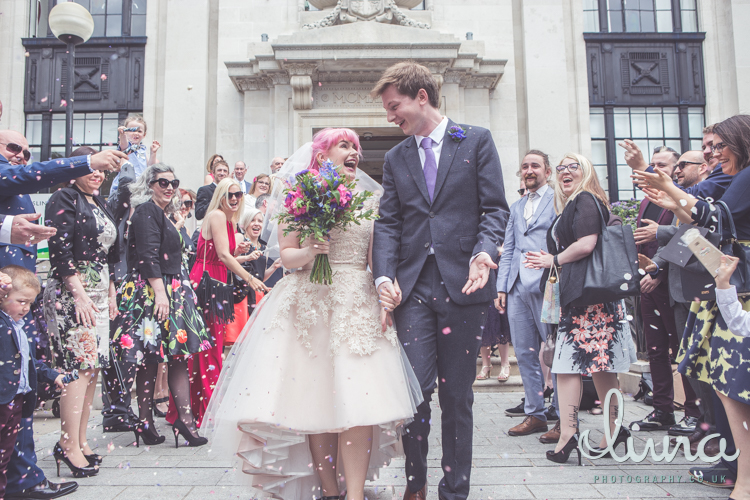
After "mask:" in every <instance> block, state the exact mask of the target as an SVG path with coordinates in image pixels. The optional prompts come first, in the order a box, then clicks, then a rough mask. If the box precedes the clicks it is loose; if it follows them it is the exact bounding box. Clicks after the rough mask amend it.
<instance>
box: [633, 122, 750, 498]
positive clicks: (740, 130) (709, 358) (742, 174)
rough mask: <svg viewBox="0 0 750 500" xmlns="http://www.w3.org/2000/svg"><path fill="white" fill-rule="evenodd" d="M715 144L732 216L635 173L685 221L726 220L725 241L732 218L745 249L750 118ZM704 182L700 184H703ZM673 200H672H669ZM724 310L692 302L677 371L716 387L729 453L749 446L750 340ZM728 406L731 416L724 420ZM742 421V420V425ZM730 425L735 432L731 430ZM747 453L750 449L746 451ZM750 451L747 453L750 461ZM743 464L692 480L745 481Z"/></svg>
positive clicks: (717, 130)
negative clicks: (731, 326) (744, 425)
mask: <svg viewBox="0 0 750 500" xmlns="http://www.w3.org/2000/svg"><path fill="white" fill-rule="evenodd" d="M713 132H714V134H713V145H712V146H711V150H712V151H713V154H714V156H715V157H716V159H717V160H718V161H719V164H720V165H721V169H722V170H723V172H724V173H725V174H726V175H728V176H731V178H732V179H731V183H730V184H729V187H728V188H727V190H726V192H724V194H723V195H722V196H721V201H722V202H724V203H725V204H726V206H727V207H728V209H729V213H727V212H726V210H725V209H724V208H723V207H722V206H721V205H714V204H713V203H711V202H710V201H707V200H703V199H700V198H694V197H692V196H690V195H688V194H686V193H684V192H683V191H682V190H680V189H679V188H678V187H676V186H675V185H674V184H672V183H668V182H666V181H665V179H664V177H663V174H661V173H660V172H656V173H653V174H650V173H640V174H636V175H635V177H636V180H637V181H638V182H640V183H641V184H642V185H644V186H646V187H644V189H643V190H644V192H645V193H646V195H647V196H648V197H649V199H651V200H652V201H653V202H654V203H657V204H661V205H662V206H666V207H667V208H669V209H670V210H672V211H673V212H674V213H675V215H676V216H677V217H678V218H679V219H680V221H681V222H683V223H686V224H690V223H695V224H696V225H698V226H701V227H707V228H710V229H712V230H718V227H717V222H718V219H719V218H721V228H722V235H721V238H722V241H729V240H731V239H732V238H733V235H732V234H731V232H730V225H729V220H730V217H731V219H732V220H733V222H734V226H735V229H736V232H737V234H736V236H737V239H738V243H739V244H740V245H750V197H748V196H747V193H748V192H750V169H748V168H746V167H747V166H748V165H750V116H747V115H736V116H732V117H730V118H727V119H726V120H724V121H722V122H720V123H718V124H716V126H715V127H714V131H713ZM707 181H708V179H707V180H706V181H703V182H701V183H699V184H698V186H700V184H703V183H704V182H707ZM670 199H671V202H669V200H670ZM740 301H741V302H742V304H743V309H745V308H750V305H748V304H749V303H750V297H748V296H743V297H740ZM719 318H720V314H719V308H718V306H717V304H716V302H715V301H703V302H700V303H698V302H693V304H692V306H691V308H690V315H689V316H688V320H687V325H686V327H685V333H684V335H683V341H682V345H681V348H680V355H679V356H678V361H679V362H680V365H679V368H678V370H679V371H680V373H683V374H685V375H687V376H688V377H691V378H696V379H698V380H701V381H704V382H707V383H709V384H711V385H712V386H713V388H714V390H715V391H716V393H717V395H718V398H719V399H718V401H719V403H718V404H716V402H715V404H714V410H715V418H716V428H717V431H718V432H719V433H720V434H721V435H722V437H723V438H725V439H726V440H727V442H728V446H727V450H726V451H725V453H726V454H727V455H729V454H731V453H733V452H734V446H732V444H733V443H732V439H731V438H732V437H733V438H734V439H735V440H737V445H738V447H741V446H742V445H743V444H747V441H746V439H747V437H746V436H747V431H746V430H740V429H738V432H740V434H739V435H738V434H737V433H736V432H735V428H734V425H733V424H735V425H736V422H733V417H737V416H739V415H742V414H743V413H745V412H746V411H747V406H748V405H750V395H748V392H747V387H748V386H750V371H748V370H747V369H746V368H745V365H746V363H747V358H748V355H747V354H746V353H747V352H750V339H746V338H742V339H738V337H737V336H735V335H733V334H732V333H731V332H730V331H729V330H728V329H727V328H726V323H725V322H724V321H719ZM719 406H722V407H723V410H724V411H725V412H726V416H727V417H728V418H726V419H725V418H724V416H723V411H722V410H721V409H720V408H719ZM741 421H742V420H738V421H737V422H741ZM725 424H728V425H729V427H730V429H727V427H726V425H725ZM746 449H747V448H746ZM747 455H748V453H745V458H744V459H745V460H747V458H748V457H747ZM739 460H740V463H739V464H734V463H732V462H728V461H726V460H724V459H722V460H721V463H720V464H719V466H716V467H713V468H711V469H710V470H707V469H700V468H697V467H694V468H692V469H691V470H690V474H691V476H692V477H696V478H700V482H703V483H707V481H705V480H703V479H702V478H703V477H705V474H706V473H707V472H708V473H710V474H713V475H717V474H718V475H723V476H725V477H727V478H729V479H730V480H734V478H736V480H737V481H738V484H739V483H741V481H740V477H739V475H738V474H737V469H738V468H743V463H742V461H743V458H742V453H740V458H739ZM735 488H736V491H737V493H738V494H737V495H736V497H737V498H742V497H743V495H745V496H747V495H748V489H747V488H748V486H747V485H746V483H742V484H740V487H739V488H737V486H735Z"/></svg>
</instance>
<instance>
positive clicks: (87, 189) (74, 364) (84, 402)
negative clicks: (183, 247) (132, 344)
mask: <svg viewBox="0 0 750 500" xmlns="http://www.w3.org/2000/svg"><path fill="white" fill-rule="evenodd" d="M90 154H96V151H95V150H94V149H92V148H90V147H87V146H84V147H81V148H78V149H76V150H75V151H74V152H73V156H83V155H90ZM103 181H104V172H99V171H96V172H93V173H91V174H89V175H84V176H83V177H79V178H78V179H76V180H75V181H74V182H73V184H72V185H70V186H67V187H64V188H63V189H60V190H58V191H56V192H55V193H54V194H53V195H52V196H51V197H50V199H49V201H48V202H47V207H46V209H45V217H44V218H45V221H46V224H47V225H48V226H50V227H54V228H56V229H57V234H56V235H55V236H54V237H52V238H50V239H49V249H50V264H51V265H52V271H51V276H50V278H49V279H48V280H47V287H46V289H45V293H44V313H45V318H46V319H47V325H48V327H49V333H50V334H51V337H52V339H53V346H54V349H55V351H56V353H57V355H58V356H57V359H58V360H59V361H61V365H62V366H61V367H62V368H64V369H65V371H72V370H78V375H79V378H78V380H75V381H73V382H71V383H69V384H68V385H66V386H65V389H63V391H62V394H61V396H60V414H61V417H62V418H61V420H60V426H61V432H60V441H59V442H58V443H56V444H55V449H54V455H55V458H56V459H57V461H58V463H60V462H64V463H65V464H66V465H67V466H68V467H69V468H70V470H71V472H72V473H73V475H74V476H75V477H87V476H92V475H95V474H96V473H97V472H98V471H99V469H98V466H99V464H100V463H101V460H102V457H101V455H97V454H95V453H94V452H93V451H92V450H91V447H90V446H89V443H88V439H87V438H86V430H87V428H88V426H87V424H88V421H89V414H90V411H91V404H92V403H93V401H94V393H95V392H96V381H97V378H98V376H99V369H100V368H103V367H106V366H108V365H109V363H110V359H109V321H110V319H112V318H114V316H115V314H116V311H117V310H116V308H115V306H114V304H115V301H114V295H115V286H114V284H113V283H112V282H111V281H110V279H109V277H110V271H109V265H111V264H115V263H117V262H118V260H119V258H120V244H119V240H118V238H117V226H116V224H115V219H114V217H113V215H112V213H110V211H109V210H108V209H107V206H106V204H105V201H104V199H103V198H102V197H101V196H99V195H98V193H99V188H100V187H101V185H102V182H103ZM58 470H59V469H58Z"/></svg>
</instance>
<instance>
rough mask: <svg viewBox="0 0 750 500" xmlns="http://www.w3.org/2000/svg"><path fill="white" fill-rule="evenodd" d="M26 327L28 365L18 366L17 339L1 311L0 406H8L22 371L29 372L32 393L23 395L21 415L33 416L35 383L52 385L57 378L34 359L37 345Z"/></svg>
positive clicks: (7, 319)
mask: <svg viewBox="0 0 750 500" xmlns="http://www.w3.org/2000/svg"><path fill="white" fill-rule="evenodd" d="M31 329H32V328H29V325H28V324H27V325H26V326H25V327H24V330H25V331H26V337H27V341H28V342H29V365H28V366H26V367H23V366H21V351H20V347H19V345H18V341H17V339H16V335H15V332H14V329H13V323H11V320H10V317H8V315H7V314H5V313H3V312H0V404H2V405H7V404H8V403H10V402H11V401H13V398H15V397H16V393H17V392H18V384H19V382H20V381H21V370H22V369H24V370H28V371H29V386H31V390H30V391H29V392H27V393H26V394H25V395H24V398H23V410H22V416H23V417H24V418H27V417H30V416H32V414H33V413H34V408H35V407H36V389H37V385H38V381H39V380H41V381H42V382H46V383H48V384H52V383H54V382H55V379H56V378H57V376H58V375H60V374H59V373H58V372H57V371H55V370H53V369H52V368H50V367H48V366H47V365H45V364H44V363H43V362H41V361H39V360H38V359H36V342H34V337H33V335H31V334H30V330H31Z"/></svg>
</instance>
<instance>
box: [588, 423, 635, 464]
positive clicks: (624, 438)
mask: <svg viewBox="0 0 750 500" xmlns="http://www.w3.org/2000/svg"><path fill="white" fill-rule="evenodd" d="M629 437H630V431H629V430H628V429H627V428H625V427H620V432H618V433H617V438H616V439H615V442H614V444H613V445H612V449H613V450H616V449H617V446H618V445H619V444H620V443H622V444H625V443H627V442H628V438H629ZM604 450H606V448H599V447H598V446H597V447H595V448H591V451H592V452H594V453H602V452H604ZM610 457H611V454H610V453H609V452H607V453H605V454H603V455H601V456H597V457H596V458H610Z"/></svg>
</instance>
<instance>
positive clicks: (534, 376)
mask: <svg viewBox="0 0 750 500" xmlns="http://www.w3.org/2000/svg"><path fill="white" fill-rule="evenodd" d="M520 173H521V179H522V180H523V182H524V186H525V187H526V190H527V194H526V196H524V197H523V198H521V199H520V200H518V201H517V202H515V203H514V204H513V205H512V206H511V207H510V220H509V221H508V227H507V228H506V231H505V248H504V249H503V255H502V256H501V257H500V269H499V270H498V273H497V301H496V304H495V305H496V307H497V308H498V310H499V311H500V312H504V310H505V308H506V299H507V309H508V313H507V314H508V322H509V323H510V336H511V340H512V341H513V349H514V350H515V353H516V358H517V359H518V370H519V371H520V372H521V380H523V388H524V392H525V394H526V399H525V405H524V413H525V414H526V418H525V419H524V421H523V423H521V424H519V425H516V426H515V427H513V428H511V429H510V430H509V431H508V434H510V435H511V436H525V435H527V434H532V433H534V432H546V431H547V430H548V429H547V415H546V413H545V407H544V397H543V393H544V376H543V375H542V367H541V365H540V363H539V349H540V346H541V344H542V342H544V341H545V340H546V339H547V335H549V334H550V333H552V328H550V325H549V324H547V323H542V321H541V318H542V302H543V299H544V297H543V294H542V292H541V290H540V287H539V282H540V280H541V278H542V270H541V269H536V270H535V269H529V268H527V267H526V266H524V265H523V260H524V259H525V255H526V252H529V251H538V250H539V249H542V250H545V251H546V250H547V230H548V229H549V228H550V226H551V225H552V222H553V221H554V220H555V204H554V195H555V192H554V189H553V188H552V187H551V186H550V185H549V184H547V181H548V179H549V177H550V175H552V168H551V167H550V164H549V157H548V156H547V155H546V154H544V153H543V152H541V151H538V150H535V149H532V150H531V151H529V152H528V153H526V156H524V158H523V162H522V163H521V172H520ZM554 380H555V377H554V375H553V383H554ZM554 406H555V409H557V394H555V403H554ZM541 438H542V442H546V443H556V442H557V441H558V439H559V438H560V430H559V421H558V424H556V426H555V428H554V429H553V430H552V431H551V432H549V433H546V434H544V435H543V436H541Z"/></svg>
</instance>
